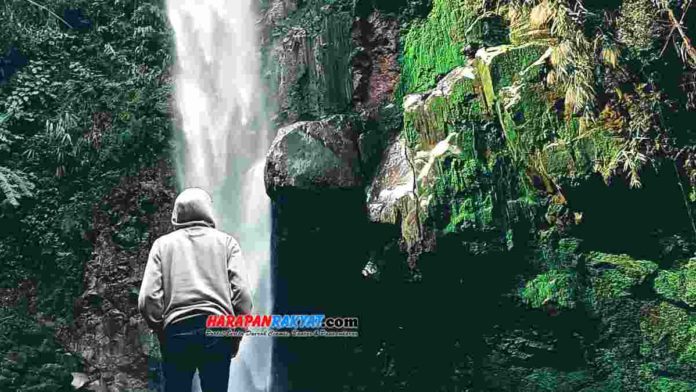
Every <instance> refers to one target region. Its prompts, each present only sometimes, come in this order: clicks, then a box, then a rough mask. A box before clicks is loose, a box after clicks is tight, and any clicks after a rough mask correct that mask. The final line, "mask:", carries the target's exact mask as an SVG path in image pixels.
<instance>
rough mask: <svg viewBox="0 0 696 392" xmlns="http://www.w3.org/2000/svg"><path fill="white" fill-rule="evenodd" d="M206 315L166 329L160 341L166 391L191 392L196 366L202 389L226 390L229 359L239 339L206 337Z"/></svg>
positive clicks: (209, 390)
mask: <svg viewBox="0 0 696 392" xmlns="http://www.w3.org/2000/svg"><path fill="white" fill-rule="evenodd" d="M206 317H207V316H198V317H192V318H189V319H185V320H182V321H180V322H178V323H174V324H171V325H169V326H167V328H165V329H164V334H163V336H162V342H161V343H162V359H163V361H164V368H163V370H164V390H165V391H166V392H179V391H186V392H190V391H191V383H192V381H193V375H194V374H195V372H196V369H198V376H199V377H200V380H201V389H202V391H203V392H227V384H228V381H229V377H230V360H231V359H232V358H233V357H234V356H235V355H236V351H237V347H238V345H239V339H233V338H230V337H218V336H205V321H206Z"/></svg>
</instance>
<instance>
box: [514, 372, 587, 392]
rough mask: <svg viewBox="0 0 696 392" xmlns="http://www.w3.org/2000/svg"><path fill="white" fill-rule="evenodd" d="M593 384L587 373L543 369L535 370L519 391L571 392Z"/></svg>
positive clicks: (526, 378) (527, 377)
mask: <svg viewBox="0 0 696 392" xmlns="http://www.w3.org/2000/svg"><path fill="white" fill-rule="evenodd" d="M590 382H592V376H591V374H590V373H589V372H587V371H582V370H581V371H575V372H567V373H566V372H560V371H558V370H556V369H550V368H542V369H535V370H533V371H532V372H531V373H530V374H529V375H528V376H526V377H525V378H524V380H523V381H522V385H521V386H520V389H519V391H524V392H542V391H548V392H563V391H567V392H571V391H578V390H580V388H581V387H583V386H585V385H587V384H588V383H590Z"/></svg>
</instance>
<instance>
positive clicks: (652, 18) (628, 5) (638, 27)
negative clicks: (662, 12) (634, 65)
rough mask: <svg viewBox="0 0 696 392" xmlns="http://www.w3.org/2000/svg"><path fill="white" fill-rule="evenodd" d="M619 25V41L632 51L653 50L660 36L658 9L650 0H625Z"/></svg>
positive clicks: (618, 21)
mask: <svg viewBox="0 0 696 392" xmlns="http://www.w3.org/2000/svg"><path fill="white" fill-rule="evenodd" d="M619 12H620V14H619V18H618V20H617V25H618V38H619V40H620V41H621V42H622V43H623V44H624V45H626V46H628V47H629V48H630V49H632V50H635V51H638V52H640V51H646V50H649V49H651V48H653V47H654V46H655V44H656V42H657V38H658V37H659V34H660V27H659V24H658V20H659V17H658V16H659V12H658V8H657V7H656V6H655V5H654V4H653V2H651V1H650V0H624V1H623V2H622V4H621V9H620V11H619Z"/></svg>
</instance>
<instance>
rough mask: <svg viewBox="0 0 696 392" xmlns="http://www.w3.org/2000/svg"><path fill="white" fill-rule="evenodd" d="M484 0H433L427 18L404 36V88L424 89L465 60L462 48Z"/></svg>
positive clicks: (408, 90)
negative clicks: (479, 1)
mask: <svg viewBox="0 0 696 392" xmlns="http://www.w3.org/2000/svg"><path fill="white" fill-rule="evenodd" d="M477 4H482V3H477V2H473V1H468V0H434V1H433V8H432V10H431V11H430V14H429V15H428V18H427V19H426V20H424V21H417V22H415V23H414V24H413V25H412V26H411V27H410V29H409V31H408V33H407V34H406V36H405V37H404V52H403V62H402V71H401V78H402V81H401V83H402V87H401V88H402V91H403V93H404V95H405V94H410V93H415V92H422V91H425V90H427V89H428V88H431V87H433V86H434V84H435V81H436V78H437V76H438V75H444V74H446V73H447V72H449V71H450V70H452V69H454V68H455V67H458V66H462V65H464V64H465V61H466V57H465V56H464V55H463V54H462V49H463V48H464V46H465V45H466V42H467V33H468V31H469V27H470V26H471V25H472V23H473V22H474V20H475V19H476V11H477V10H479V7H480V5H477Z"/></svg>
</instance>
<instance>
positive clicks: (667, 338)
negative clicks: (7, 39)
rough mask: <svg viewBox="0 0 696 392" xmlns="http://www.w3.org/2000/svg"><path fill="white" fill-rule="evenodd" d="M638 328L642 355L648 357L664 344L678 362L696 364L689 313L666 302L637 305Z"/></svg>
mask: <svg viewBox="0 0 696 392" xmlns="http://www.w3.org/2000/svg"><path fill="white" fill-rule="evenodd" d="M640 330H641V334H642V336H643V341H644V344H643V346H642V347H641V353H642V354H643V355H645V356H648V357H651V356H653V355H654V353H655V352H656V351H657V350H659V349H660V347H666V348H667V350H668V351H669V352H670V353H672V354H674V355H675V356H676V357H677V360H678V361H679V362H682V363H685V364H689V365H690V366H695V365H696V317H695V316H694V315H693V314H692V313H690V312H688V311H686V310H685V309H681V308H679V307H676V306H674V305H672V304H669V303H667V302H660V303H659V304H657V305H646V306H644V307H643V308H642V309H641V315H640Z"/></svg>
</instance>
